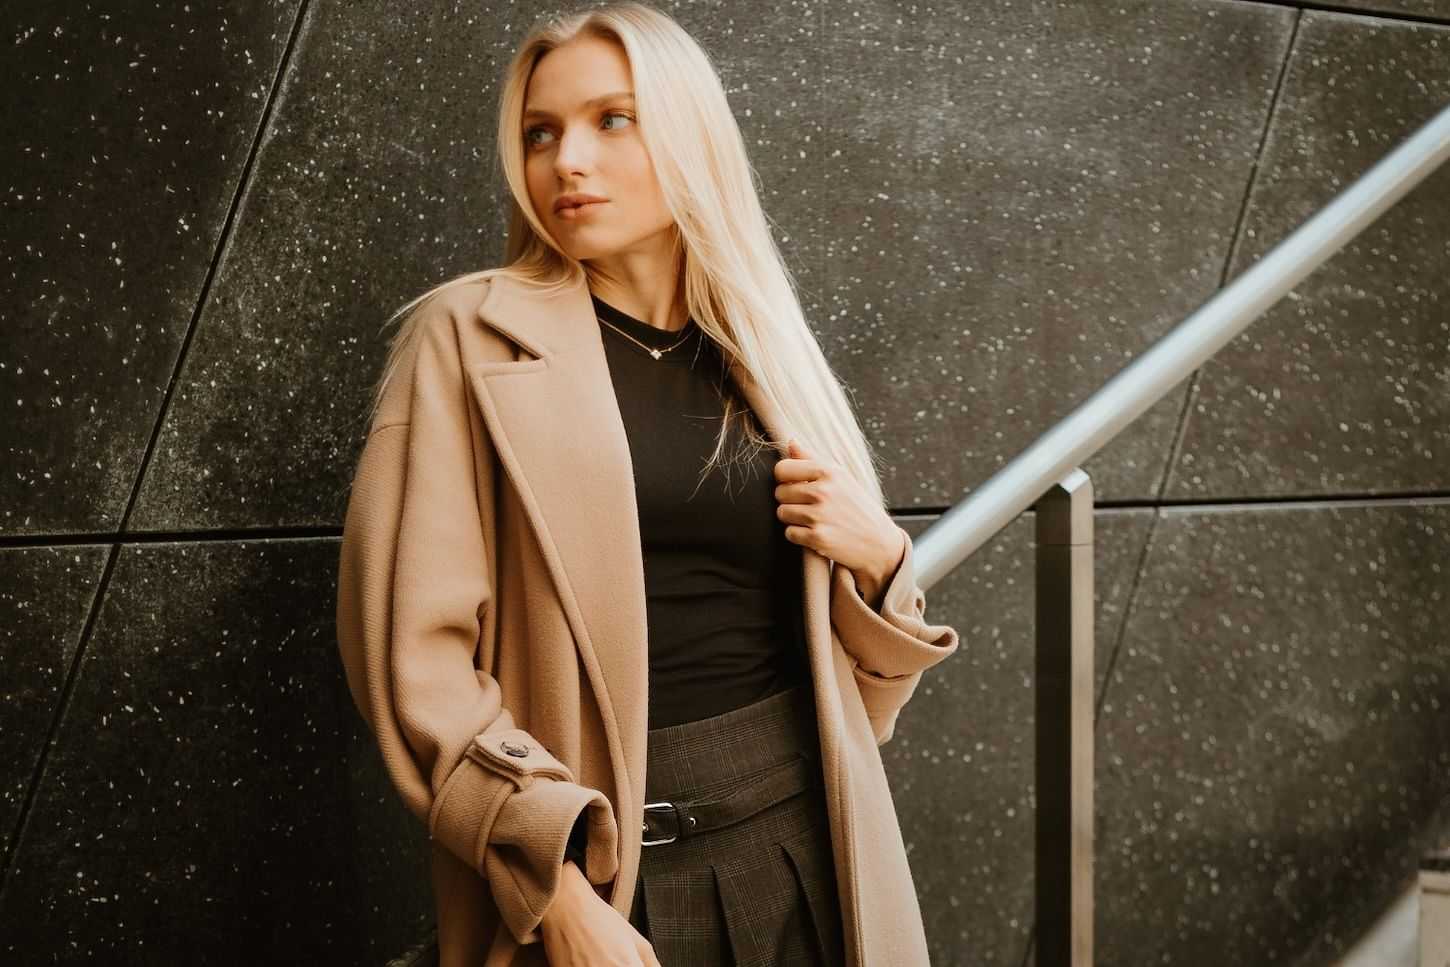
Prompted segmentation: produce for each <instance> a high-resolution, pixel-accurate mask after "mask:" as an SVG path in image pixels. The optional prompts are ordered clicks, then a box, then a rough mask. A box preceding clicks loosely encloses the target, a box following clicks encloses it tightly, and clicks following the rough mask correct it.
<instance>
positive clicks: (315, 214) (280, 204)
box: [134, 0, 826, 530]
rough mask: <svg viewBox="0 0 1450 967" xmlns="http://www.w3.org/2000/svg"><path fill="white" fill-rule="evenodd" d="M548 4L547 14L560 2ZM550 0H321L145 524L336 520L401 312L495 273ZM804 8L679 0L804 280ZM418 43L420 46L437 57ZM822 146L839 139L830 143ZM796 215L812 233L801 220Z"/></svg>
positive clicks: (807, 20)
mask: <svg viewBox="0 0 1450 967" xmlns="http://www.w3.org/2000/svg"><path fill="white" fill-rule="evenodd" d="M549 9H553V8H549ZM545 10H546V8H545V6H544V5H541V4H525V5H523V6H522V8H520V7H518V6H515V5H512V4H500V3H485V4H469V5H465V6H461V7H458V8H445V7H440V6H436V5H434V6H428V5H419V6H409V5H401V6H400V5H388V4H377V3H373V4H324V5H313V6H312V7H311V8H309V14H308V19H309V22H308V27H307V29H306V31H305V32H304V33H303V35H302V37H301V38H300V40H299V42H298V45H297V48H296V50H295V51H294V53H293V56H292V59H291V62H290V64H289V68H288V82H287V85H286V87H285V88H284V90H283V92H282V96H281V98H280V99H279V101H278V104H277V108H276V111H275V114H274V116H273V118H272V123H271V125H270V128H269V130H268V131H267V135H266V138H265V141H264V144H263V147H262V149H261V151H260V152H259V153H258V156H257V160H256V164H255V167H254V169H253V171H252V176H251V178H250V181H249V183H248V185H247V188H246V194H245V197H244V199H243V204H242V206H241V208H240V211H239V213H238V216H237V220H236V223H235V225H234V228H233V238H232V242H231V244H230V245H229V247H228V251H227V258H226V260H225V261H224V262H223V264H222V265H221V267H220V271H219V273H218V276H217V279H216V282H215V284H214V286H213V288H212V294H211V299H210V300H209V302H208V305H207V307H206V311H205V314H204V316H203V319H202V323H201V326H200V328H199V330H198V332H197V336H196V338H195V339H194V340H193V342H192V345H191V350H190V353H189V355H188V359H187V364H186V366H185V368H184V370H183V371H182V373H181V374H180V376H179V378H178V381H177V392H176V400H175V405H174V406H173V407H172V409H171V412H170V414H169V415H168V419H167V421H166V424H165V426H164V427H163V429H162V433H161V438H160V444H159V449H158V453H157V456H156V459H155V461H154V463H153V465H152V468H151V471H150V473H148V475H147V478H146V480H145V482H144V485H143V487H142V490H141V493H140V496H139V499H138V503H137V510H136V515H135V518H134V525H135V529H137V530H170V529H173V528H184V527H244V526H257V525H278V524H289V525H290V524H321V523H332V522H335V521H338V520H340V519H341V517H342V512H343V509H344V503H345V498H346V490H347V486H348V480H349V474H350V471H351V468H352V466H353V465H354V463H355V462H356V454H357V451H358V450H359V449H360V447H361V434H362V433H363V431H364V430H365V427H364V426H363V424H362V420H363V419H364V417H365V415H366V411H367V407H368V401H369V393H370V390H371V385H372V383H373V381H374V380H375V379H376V378H377V377H378V376H379V375H380V374H381V371H382V365H383V360H384V356H385V353H386V349H387V347H386V338H387V336H388V335H391V333H392V332H393V331H395V330H394V329H392V328H389V329H388V330H387V332H386V333H385V334H380V327H381V326H382V325H383V323H384V322H385V321H386V320H387V318H388V317H389V315H391V313H392V312H394V311H395V310H396V309H398V308H399V307H401V306H402V305H403V304H404V303H405V302H407V301H408V300H409V299H411V298H413V297H414V296H416V295H418V294H421V293H422V292H423V291H425V290H426V289H427V288H430V287H431V286H433V285H435V284H437V283H440V282H443V281H445V280H446V279H449V278H452V277H454V276H457V275H460V274H463V273H465V272H469V271H474V270H478V269H482V268H487V267H491V266H494V265H498V264H501V263H502V260H503V255H504V241H505V236H506V228H507V211H506V208H505V207H504V201H505V198H506V192H507V189H506V187H505V186H504V184H503V182H502V180H501V178H499V177H498V176H497V173H496V171H495V167H496V164H497V162H496V153H497V146H496V138H495V131H496V125H497V118H496V112H497V110H498V107H497V99H498V95H499V88H500V85H501V81H502V76H503V72H504V69H505V68H506V66H507V63H508V60H509V59H510V58H511V57H512V55H513V52H514V47H515V45H516V44H517V43H518V42H519V41H520V40H521V39H522V37H523V36H524V33H525V32H526V30H527V28H528V27H529V26H530V24H531V23H532V22H533V19H534V18H535V17H536V16H540V15H542V14H543V13H544V12H545ZM814 11H815V6H814V5H811V4H799V3H797V4H786V5H778V6H771V7H766V6H761V5H753V6H750V7H748V8H745V7H741V6H739V5H732V4H729V3H725V2H723V0H722V2H716V3H710V4H699V5H694V6H691V7H682V8H680V9H679V10H677V11H674V12H675V13H677V14H678V15H679V17H680V20H681V22H682V23H683V24H684V25H685V26H686V27H687V29H690V30H692V31H694V32H695V33H696V34H697V36H698V37H699V38H700V40H701V42H702V44H703V45H704V46H705V47H706V49H707V51H709V52H710V53H712V54H713V55H715V56H716V57H717V59H718V62H719V64H720V67H721V74H722V76H723V78H724V81H725V83H726V85H727V88H728V91H729V97H730V99H731V104H732V107H733V108H734V110H735V111H736V115H737V117H738V119H739V121H740V124H741V128H742V133H743V134H744V136H745V137H746V139H747V146H748V149H749V150H750V151H751V157H752V160H753V161H754V162H755V163H757V165H758V166H759V168H760V169H761V170H762V171H763V172H768V173H769V176H768V177H765V178H763V179H762V180H763V185H762V200H763V202H764V203H765V204H766V206H767V208H768V210H769V211H770V212H771V214H772V215H773V216H774V217H775V220H776V221H777V222H778V223H779V224H778V225H777V228H778V229H779V230H780V234H779V236H778V241H779V242H780V244H781V247H782V249H783V250H784V251H785V252H786V254H787V257H788V261H789V262H790V264H791V265H792V267H793V268H795V269H797V270H799V271H800V274H801V275H802V276H805V277H808V276H809V273H810V272H811V270H812V268H813V267H814V266H815V265H816V264H817V263H818V262H819V258H818V255H817V253H818V251H819V247H818V245H815V247H813V244H814V243H813V242H812V240H811V236H810V235H809V234H808V233H807V232H806V229H807V227H808V226H809V225H810V224H811V222H812V221H813V220H814V219H815V217H816V215H815V213H816V210H817V208H818V206H819V203H818V202H817V201H814V200H812V195H811V193H820V192H824V190H825V187H826V186H824V185H823V184H822V182H821V180H820V177H819V167H820V164H821V163H822V162H821V159H819V158H817V157H816V156H815V154H814V153H807V154H805V155H803V154H802V152H803V151H806V149H810V151H811V152H814V151H815V150H816V146H815V145H813V144H808V143H806V141H805V140H804V139H803V138H802V136H801V129H802V126H803V125H804V124H805V123H806V121H807V120H808V119H809V117H810V115H811V114H812V111H813V109H814V101H815V99H816V98H818V97H819V96H820V95H819V94H818V93H817V89H816V78H817V77H818V76H819V74H820V70H819V68H818V67H813V66H808V65H810V63H811V59H812V58H819V57H820V56H821V55H820V54H819V52H818V51H819V47H820V45H819V43H818V42H817V41H816V36H815V29H816V24H817V21H818V16H817V14H816V13H815V12H814ZM423 52H426V56H424V55H423ZM820 150H821V151H822V152H824V151H825V150H826V149H825V148H824V146H822V147H821V148H820ZM793 226H799V229H800V230H799V232H797V231H796V230H795V228H794V227H793Z"/></svg>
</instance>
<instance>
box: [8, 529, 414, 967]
mask: <svg viewBox="0 0 1450 967" xmlns="http://www.w3.org/2000/svg"><path fill="white" fill-rule="evenodd" d="M337 548H338V544H337V541H336V540H293V541H239V542H232V543H216V544H182V545H172V544H154V545H146V546H135V545H132V546H128V547H125V548H123V549H122V551H121V554H120V557H119V559H118V560H117V563H116V566H115V569H114V572H113V574H112V576H111V580H110V585H109V590H108V592H107V595H106V598H105V600H104V601H103V603H102V605H101V611H100V614H99V616H98V619H97V625H96V628H95V631H94V633H93V635H92V637H91V640H90V641H89V642H88V643H87V645H86V648H85V652H84V655H83V656H82V659H81V661H82V664H81V668H80V671H79V673H78V677H77V682H76V685H75V687H74V691H73V692H72V694H71V697H70V702H69V704H68V706H67V709H66V713H65V717H64V721H63V724H62V726H61V731H60V734H59V736H58V739H57V742H56V747H55V749H54V751H53V752H52V754H51V756H50V758H49V760H48V762H47V767H46V769H45V774H44V776H43V778H42V780H41V784H40V789H39V794H38V796H37V799H36V802H35V804H34V807H33V810H32V813H31V815H30V819H29V821H28V822H27V824H26V828H25V832H24V836H23V838H22V839H21V841H20V845H19V849H18V851H17V855H16V858H15V865H14V869H13V870H12V871H11V875H10V877H9V880H8V883H7V886H6V889H5V892H4V894H3V895H0V960H3V961H4V962H6V963H20V962H24V963H47V964H78V965H79V964H87V965H90V964H111V963H141V962H144V963H149V964H180V963H205V964H221V965H232V964H235V965H239V967H240V965H255V964H262V963H265V964H281V963H289V964H292V963H319V964H322V963H325V964H363V963H382V962H383V960H384V959H386V957H387V956H391V955H392V954H394V953H396V952H398V951H400V950H402V949H403V948H404V947H405V946H407V944H408V943H409V942H411V940H412V939H413V938H414V937H415V936H417V935H419V934H421V933H422V932H423V930H424V929H425V927H426V925H427V923H428V922H430V921H431V917H432V896H431V890H430V888H429V884H428V879H427V874H426V845H427V844H426V833H425V831H424V830H423V827H422V824H421V823H419V822H417V821H416V820H415V819H414V818H413V817H412V816H411V814H409V813H407V812H406V810H405V807H403V806H402V805H401V800H400V799H399V798H398V796H397V795H396V794H394V793H393V792H392V787H391V785H389V784H388V781H387V779H386V778H385V776H384V775H383V773H382V764H381V759H380V756H379V755H378V752H377V749H376V746H375V745H374V744H373V743H372V741H371V739H370V737H369V736H368V734H367V726H366V725H365V724H364V722H363V719H362V717H361V715H360V714H359V713H358V711H357V709H356V707H355V706H354V705H353V704H352V699H351V697H350V695H349V694H348V691H347V685H346V682H345V679H344V677H343V674H342V670H341V664H340V661H339V659H338V657H337V645H336V641H335V638H334V636H333V635H334V629H333V608H332V605H331V603H330V602H331V601H332V596H333V582H334V577H335V572H336V562H337ZM7 741H8V740H7ZM21 953H23V955H24V959H23V961H22V960H20V959H17V956H18V955H19V954H21Z"/></svg>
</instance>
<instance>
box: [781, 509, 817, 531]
mask: <svg viewBox="0 0 1450 967" xmlns="http://www.w3.org/2000/svg"><path fill="white" fill-rule="evenodd" d="M775 516H776V519H777V520H779V521H781V522H782V523H785V524H799V525H800V526H802V527H810V526H811V525H812V524H814V523H815V516H814V515H813V514H812V513H811V512H810V509H809V508H806V507H802V506H800V505H799V504H779V505H777V506H776V508H775Z"/></svg>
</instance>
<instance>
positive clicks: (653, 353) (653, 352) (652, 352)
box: [649, 349, 663, 359]
mask: <svg viewBox="0 0 1450 967" xmlns="http://www.w3.org/2000/svg"><path fill="white" fill-rule="evenodd" d="M649 354H650V355H651V356H653V357H654V358H655V359H659V358H660V356H662V355H663V353H661V352H660V351H659V350H658V349H651V350H650V351H649Z"/></svg>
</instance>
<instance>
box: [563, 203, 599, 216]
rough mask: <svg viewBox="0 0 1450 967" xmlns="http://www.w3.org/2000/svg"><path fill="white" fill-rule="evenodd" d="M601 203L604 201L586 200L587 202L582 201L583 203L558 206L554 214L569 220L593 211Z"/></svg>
mask: <svg viewBox="0 0 1450 967" xmlns="http://www.w3.org/2000/svg"><path fill="white" fill-rule="evenodd" d="M603 204H605V202H602V201H587V202H584V203H583V204H579V205H565V206H564V207H562V208H560V209H559V210H558V211H557V212H556V214H557V215H558V216H559V217H560V218H566V219H569V220H573V219H576V218H583V217H584V216H586V215H588V214H590V213H591V212H593V211H594V210H595V209H597V208H599V207H600V206H601V205H603Z"/></svg>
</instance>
